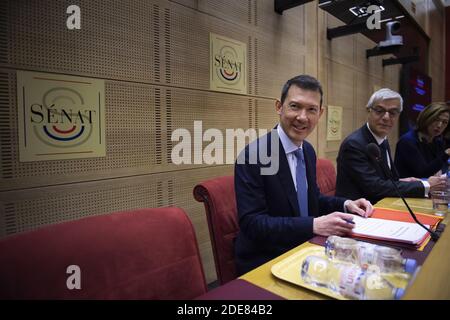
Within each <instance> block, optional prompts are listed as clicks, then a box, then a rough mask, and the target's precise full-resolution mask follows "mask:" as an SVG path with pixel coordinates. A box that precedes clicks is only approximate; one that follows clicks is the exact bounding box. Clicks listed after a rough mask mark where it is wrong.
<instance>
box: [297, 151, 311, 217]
mask: <svg viewBox="0 0 450 320" xmlns="http://www.w3.org/2000/svg"><path fill="white" fill-rule="evenodd" d="M294 155H295V157H296V158H297V167H296V170H295V180H296V183H297V201H298V207H299V209H300V216H301V217H307V216H308V184H307V182H306V165H305V157H304V155H303V150H302V149H300V148H299V149H297V150H296V151H294Z"/></svg>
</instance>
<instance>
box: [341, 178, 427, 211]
mask: <svg viewBox="0 0 450 320" xmlns="http://www.w3.org/2000/svg"><path fill="white" fill-rule="evenodd" d="M427 183H428V182H427ZM429 185H430V184H428V186H429ZM428 188H429V187H428ZM351 201H352V200H345V202H344V212H345V213H348V211H347V204H349V203H350V202H351Z"/></svg>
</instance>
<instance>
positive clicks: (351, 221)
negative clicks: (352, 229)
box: [343, 219, 355, 224]
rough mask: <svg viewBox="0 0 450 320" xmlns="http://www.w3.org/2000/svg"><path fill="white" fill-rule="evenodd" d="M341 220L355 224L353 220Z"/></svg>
mask: <svg viewBox="0 0 450 320" xmlns="http://www.w3.org/2000/svg"><path fill="white" fill-rule="evenodd" d="M343 220H344V221H346V222H347V223H351V224H355V222H354V221H353V220H350V219H343Z"/></svg>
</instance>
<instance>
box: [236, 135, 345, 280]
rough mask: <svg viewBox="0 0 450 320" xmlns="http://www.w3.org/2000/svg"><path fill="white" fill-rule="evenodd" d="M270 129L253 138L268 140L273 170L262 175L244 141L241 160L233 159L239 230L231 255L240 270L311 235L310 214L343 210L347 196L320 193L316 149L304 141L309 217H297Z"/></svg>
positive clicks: (282, 160) (286, 167) (288, 174)
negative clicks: (276, 166) (275, 163)
mask: <svg viewBox="0 0 450 320" xmlns="http://www.w3.org/2000/svg"><path fill="white" fill-rule="evenodd" d="M271 135H272V133H269V134H267V135H265V136H263V137H261V138H259V139H258V140H256V141H255V142H253V144H254V143H260V145H261V144H263V145H265V146H267V149H268V151H267V154H269V155H271V157H274V159H276V160H279V169H278V172H277V173H276V174H273V175H261V171H260V170H261V168H263V167H269V165H263V164H262V163H261V162H263V163H264V161H261V159H260V158H259V157H258V161H257V163H256V164H249V163H248V160H249V151H250V150H251V149H249V145H247V147H246V148H245V149H244V150H243V152H245V160H246V163H245V164H239V163H236V165H235V190H236V201H237V209H238V215H239V227H240V231H239V234H238V236H237V238H236V242H235V261H236V266H237V270H238V273H239V274H243V273H245V272H247V271H250V270H252V269H254V268H256V267H257V266H259V265H261V264H263V263H265V262H267V261H269V260H271V259H273V258H275V257H277V256H279V255H280V254H282V253H284V252H286V251H288V250H290V249H291V248H293V247H295V246H297V245H299V244H301V243H302V242H305V241H307V240H309V239H310V238H311V237H313V218H314V217H318V216H320V215H325V214H328V213H331V212H333V211H341V212H342V211H343V209H344V202H345V200H346V199H344V198H337V197H328V196H324V195H321V194H320V192H319V189H318V187H317V184H316V154H315V152H314V149H313V147H312V146H311V145H310V144H309V143H308V142H306V141H304V142H303V152H304V155H305V164H306V171H307V180H308V205H309V217H300V209H299V207H298V202H297V193H296V190H295V186H294V182H293V180H292V175H291V171H290V169H289V164H288V161H287V158H286V153H285V151H284V148H283V146H282V144H281V141H280V140H279V138H278V141H279V151H278V152H277V150H271V148H270V138H271Z"/></svg>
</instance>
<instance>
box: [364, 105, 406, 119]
mask: <svg viewBox="0 0 450 320" xmlns="http://www.w3.org/2000/svg"><path fill="white" fill-rule="evenodd" d="M370 109H372V110H373V112H375V114H376V115H377V116H378V117H384V115H385V114H386V112H387V113H389V117H390V118H395V117H397V116H398V115H399V114H400V109H391V110H386V109H385V108H382V107H380V106H375V107H370Z"/></svg>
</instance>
